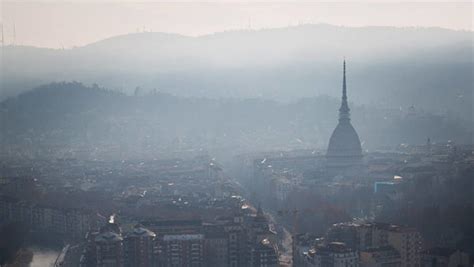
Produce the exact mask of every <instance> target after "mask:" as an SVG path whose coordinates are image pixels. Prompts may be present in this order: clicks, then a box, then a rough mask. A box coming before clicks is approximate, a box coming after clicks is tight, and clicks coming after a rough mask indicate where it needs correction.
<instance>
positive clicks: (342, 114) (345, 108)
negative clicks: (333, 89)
mask: <svg viewBox="0 0 474 267" xmlns="http://www.w3.org/2000/svg"><path fill="white" fill-rule="evenodd" d="M342 73H343V74H342V101H341V107H340V108H339V120H340V121H341V120H347V121H349V120H350V113H349V112H350V109H349V105H348V104H347V84H346V58H345V57H344V61H343V63H342Z"/></svg>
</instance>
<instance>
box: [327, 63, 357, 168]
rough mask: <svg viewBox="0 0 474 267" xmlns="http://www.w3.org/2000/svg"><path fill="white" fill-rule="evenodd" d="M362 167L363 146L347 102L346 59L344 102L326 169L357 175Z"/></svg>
mask: <svg viewBox="0 0 474 267" xmlns="http://www.w3.org/2000/svg"><path fill="white" fill-rule="evenodd" d="M361 167H362V148H361V145H360V140H359V135H357V132H356V131H355V129H354V127H353V126H352V124H351V118H350V109H349V105H348V104H347V88H346V61H345V60H344V63H343V79H342V102H341V107H340V108H339V123H338V124H337V126H336V128H335V129H334V131H333V132H332V135H331V138H330V139H329V146H328V150H327V153H326V170H327V172H328V174H329V175H331V176H337V175H342V176H355V175H357V174H358V173H359V171H360V170H361Z"/></svg>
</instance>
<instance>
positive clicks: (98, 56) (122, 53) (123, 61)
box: [2, 24, 473, 116]
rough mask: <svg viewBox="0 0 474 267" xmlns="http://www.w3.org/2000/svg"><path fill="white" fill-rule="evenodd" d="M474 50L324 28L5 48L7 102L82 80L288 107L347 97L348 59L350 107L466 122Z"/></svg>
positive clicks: (455, 42) (392, 31)
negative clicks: (418, 110) (406, 110)
mask: <svg viewBox="0 0 474 267" xmlns="http://www.w3.org/2000/svg"><path fill="white" fill-rule="evenodd" d="M472 49H473V32H467V31H453V30H446V29H440V28H390V27H360V28H348V27H339V26H331V25H326V24H321V25H319V24H318V25H301V26H295V27H288V28H278V29H265V30H255V31H253V30H247V31H245V30H242V31H230V32H222V33H216V34H212V35H205V36H200V37H188V36H182V35H177V34H167V33H150V32H146V33H135V34H128V35H122V36H116V37H112V38H108V39H105V40H102V41H99V42H95V43H92V44H89V45H86V46H83V47H78V48H74V49H67V50H54V49H39V48H31V47H5V48H4V49H3V54H2V62H3V64H2V74H3V77H2V97H3V98H4V97H6V96H11V95H15V94H18V93H19V92H22V91H25V90H29V89H30V88H33V87H36V86H38V85H40V84H45V83H49V82H52V81H73V80H76V81H80V82H84V83H86V84H93V83H98V84H102V85H104V86H105V87H107V88H112V89H115V90H120V91H123V92H126V93H132V92H133V91H134V90H135V88H136V87H137V86H138V87H141V88H142V89H143V90H145V91H146V90H148V91H149V90H152V89H158V90H160V91H163V92H169V93H172V94H175V95H181V96H201V97H244V98H245V97H263V98H267V99H274V100H280V101H294V100H296V99H299V98H301V97H307V96H316V95H331V96H338V95H339V91H340V83H341V61H342V58H343V57H344V56H345V57H346V58H347V60H348V83H349V85H348V86H349V97H350V98H351V100H353V101H355V102H357V103H361V104H379V105H390V106H392V107H398V106H407V105H411V104H413V105H416V106H419V107H422V108H426V109H430V110H433V111H437V112H443V113H445V112H454V113H456V114H458V115H459V116H463V114H466V113H467V114H472V109H470V107H471V106H472V105H471V104H470V103H472V99H469V96H471V95H472V90H473V89H472V84H473V82H472V65H473V58H472ZM439 99H442V100H443V102H442V103H439ZM433 103H434V104H433Z"/></svg>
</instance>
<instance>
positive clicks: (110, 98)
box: [0, 83, 472, 154]
mask: <svg viewBox="0 0 474 267" xmlns="http://www.w3.org/2000/svg"><path fill="white" fill-rule="evenodd" d="M350 105H351V110H352V118H353V124H354V127H355V128H356V129H357V131H358V132H359V135H360V137H361V140H362V142H363V144H364V145H363V146H364V147H365V148H366V149H373V148H377V147H380V145H396V144H399V143H413V144H420V143H424V142H425V140H426V138H427V137H430V138H431V140H433V142H446V141H448V140H453V141H454V142H457V143H467V142H471V140H472V139H471V138H472V135H471V133H472V129H467V127H466V126H465V125H466V124H464V123H463V122H461V121H457V120H455V119H453V118H450V117H446V116H438V115H433V114H431V113H428V112H424V111H422V110H417V109H416V108H415V109H414V108H409V107H406V109H404V110H399V109H379V108H374V107H371V106H367V105H366V106H360V105H355V104H353V103H351V104H350ZM338 106H339V99H337V98H332V97H317V98H303V99H300V100H299V101H297V102H294V103H289V104H282V103H278V102H275V101H270V100H264V99H235V98H234V99H231V98H226V99H224V98H222V99H209V98H198V97H177V96H172V95H170V94H167V93H162V92H153V91H152V92H147V93H144V94H138V92H137V95H136V96H129V95H125V94H122V93H119V92H116V91H112V90H107V89H103V88H100V87H99V86H94V87H87V86H84V85H82V84H80V83H54V84H49V85H45V86H42V87H39V88H36V89H34V90H32V91H29V92H26V93H22V94H20V95H19V96H18V97H15V98H9V99H7V100H5V101H3V102H2V103H1V104H0V116H1V117H0V118H1V121H2V129H3V130H2V131H0V134H1V142H2V145H3V146H4V148H6V147H8V146H10V145H20V146H25V147H28V149H30V150H31V149H34V148H41V149H49V148H57V147H60V148H61V149H66V150H67V149H78V148H81V149H84V148H88V147H93V148H94V149H101V148H107V147H115V148H117V147H119V149H125V150H127V151H129V152H130V154H133V151H135V149H136V150H138V151H148V150H150V151H152V150H154V149H156V150H160V151H162V152H163V151H172V150H176V149H181V150H183V149H184V150H186V149H190V150H199V149H200V150H209V151H212V150H214V149H226V150H227V151H231V152H235V153H238V152H245V151H254V150H258V149H260V150H275V149H291V148H293V149H295V148H306V149H312V148H316V149H322V150H324V148H325V147H326V144H327V141H328V139H329V136H330V134H331V132H332V130H333V129H334V127H335V125H336V123H337V110H338ZM150 153H151V152H150ZM231 154H232V153H231Z"/></svg>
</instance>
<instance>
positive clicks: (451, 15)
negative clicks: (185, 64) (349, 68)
mask: <svg viewBox="0 0 474 267" xmlns="http://www.w3.org/2000/svg"><path fill="white" fill-rule="evenodd" d="M0 1H1V3H2V4H1V5H2V6H1V20H2V22H3V25H4V36H5V42H6V43H7V44H11V43H12V42H13V41H15V43H16V44H21V45H34V46H41V47H54V48H60V47H66V48H69V47H73V46H82V45H85V44H88V43H91V42H95V41H98V40H101V39H104V38H107V37H111V36H115V35H120V34H126V33H131V32H137V31H144V30H145V31H154V32H172V33H179V34H184V35H193V36H196V35H203V34H210V33H213V32H220V31H225V30H233V29H248V28H251V29H261V28H271V27H285V26H288V25H296V24H298V23H329V24H335V25H345V26H367V25H375V26H396V27H406V26H408V27H412V26H415V27H443V28H450V29H457V30H459V29H461V30H472V19H473V17H472V12H473V4H472V3H471V2H458V3H453V2H451V3H442V2H436V1H429V2H417V3H413V2H404V1H401V2H400V1H398V2H391V1H387V0H385V1H378V2H376V3H375V2H361V1H350V2H344V3H329V2H300V1H287V2H276V1H268V0H267V1H263V2H262V1H260V2H234V1H221V2H156V1H143V0H142V1H138V0H137V1H132V0H129V1H121V2H108V1H96V2H92V1H87V2H80V1H77V0H76V1H67V2H59V1H45V0H43V1H32V2H29V1H10V2H6V1H3V0H0ZM14 29H15V34H14ZM14 36H15V38H14Z"/></svg>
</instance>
